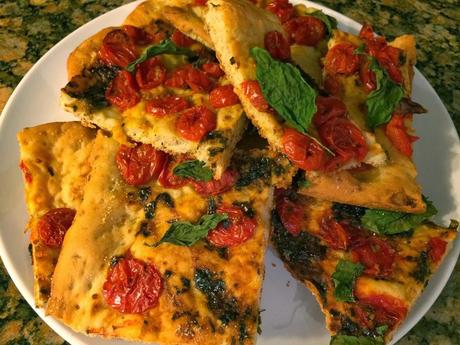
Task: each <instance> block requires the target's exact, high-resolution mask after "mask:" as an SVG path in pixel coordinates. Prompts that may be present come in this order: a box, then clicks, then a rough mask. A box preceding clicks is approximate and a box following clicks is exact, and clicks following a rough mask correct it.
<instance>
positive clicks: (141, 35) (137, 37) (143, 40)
mask: <svg viewBox="0 0 460 345" xmlns="http://www.w3.org/2000/svg"><path fill="white" fill-rule="evenodd" d="M122 28H123V30H124V31H125V32H126V33H127V34H128V36H129V37H131V39H132V40H133V42H134V43H135V44H137V45H141V46H145V45H148V44H150V43H153V42H154V41H155V38H154V37H152V36H151V35H150V34H149V33H148V32H146V31H145V30H143V29H141V28H138V27H135V26H132V25H123V27H122Z"/></svg>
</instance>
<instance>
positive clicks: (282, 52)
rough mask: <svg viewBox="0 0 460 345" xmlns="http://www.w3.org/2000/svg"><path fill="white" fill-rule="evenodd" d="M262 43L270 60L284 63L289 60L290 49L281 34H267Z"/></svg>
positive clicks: (272, 32) (271, 32)
mask: <svg viewBox="0 0 460 345" xmlns="http://www.w3.org/2000/svg"><path fill="white" fill-rule="evenodd" d="M264 41H265V42H264V43H265V49H267V51H268V52H269V53H270V55H271V56H272V58H274V59H277V60H281V61H286V60H289V59H290V58H291V47H290V46H289V42H288V41H287V40H286V38H284V36H283V34H282V33H281V32H278V31H270V32H267V33H266V34H265V39H264Z"/></svg>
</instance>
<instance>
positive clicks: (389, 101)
mask: <svg viewBox="0 0 460 345" xmlns="http://www.w3.org/2000/svg"><path fill="white" fill-rule="evenodd" d="M368 59H370V61H371V64H370V69H371V71H373V72H374V73H375V80H376V81H377V87H376V89H375V90H373V91H372V92H371V93H370V94H369V95H368V96H367V100H366V105H367V118H366V122H367V125H368V126H369V128H371V129H374V128H375V127H377V126H380V125H383V124H384V123H387V122H388V121H390V119H391V115H392V114H393V111H394V110H395V108H396V106H397V105H398V104H399V102H401V100H402V99H403V97H404V90H403V88H402V87H401V86H400V85H398V84H396V83H394V82H393V81H392V80H391V78H390V77H389V75H388V73H387V71H386V70H385V69H383V68H382V67H380V65H379V64H378V63H377V60H376V59H375V58H373V57H368Z"/></svg>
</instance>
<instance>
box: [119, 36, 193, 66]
mask: <svg viewBox="0 0 460 345" xmlns="http://www.w3.org/2000/svg"><path fill="white" fill-rule="evenodd" d="M160 54H173V55H186V56H188V57H197V54H195V53H194V52H193V51H191V50H190V49H187V48H182V47H178V46H177V45H176V44H175V43H174V42H173V41H171V40H170V39H169V38H168V39H165V40H163V41H161V42H160V43H159V44H153V45H151V46H148V47H147V48H145V49H144V51H143V52H142V54H141V56H139V57H138V58H137V59H136V60H134V61H133V62H131V63H130V64H129V65H128V66H126V70H127V71H129V72H134V70H135V69H136V66H137V65H138V64H140V63H142V62H144V61H146V60H147V59H150V58H152V57H154V56H157V55H160Z"/></svg>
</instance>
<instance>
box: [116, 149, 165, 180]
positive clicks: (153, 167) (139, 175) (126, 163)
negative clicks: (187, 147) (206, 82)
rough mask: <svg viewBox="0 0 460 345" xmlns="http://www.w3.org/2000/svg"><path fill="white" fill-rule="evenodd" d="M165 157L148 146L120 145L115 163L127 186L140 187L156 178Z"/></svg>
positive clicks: (162, 153)
mask: <svg viewBox="0 0 460 345" xmlns="http://www.w3.org/2000/svg"><path fill="white" fill-rule="evenodd" d="M166 157H167V155H166V153H164V152H162V151H157V150H155V149H154V148H153V147H152V146H151V145H148V144H135V145H134V146H133V147H128V146H125V145H121V146H120V148H119V150H118V153H117V156H116V163H117V167H118V170H119V171H120V174H121V176H122V177H123V180H124V181H125V182H126V183H127V184H129V185H133V186H140V185H143V184H146V183H148V182H150V181H152V180H154V179H156V178H158V176H159V174H160V172H161V170H162V168H163V165H164V162H165V160H166Z"/></svg>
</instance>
